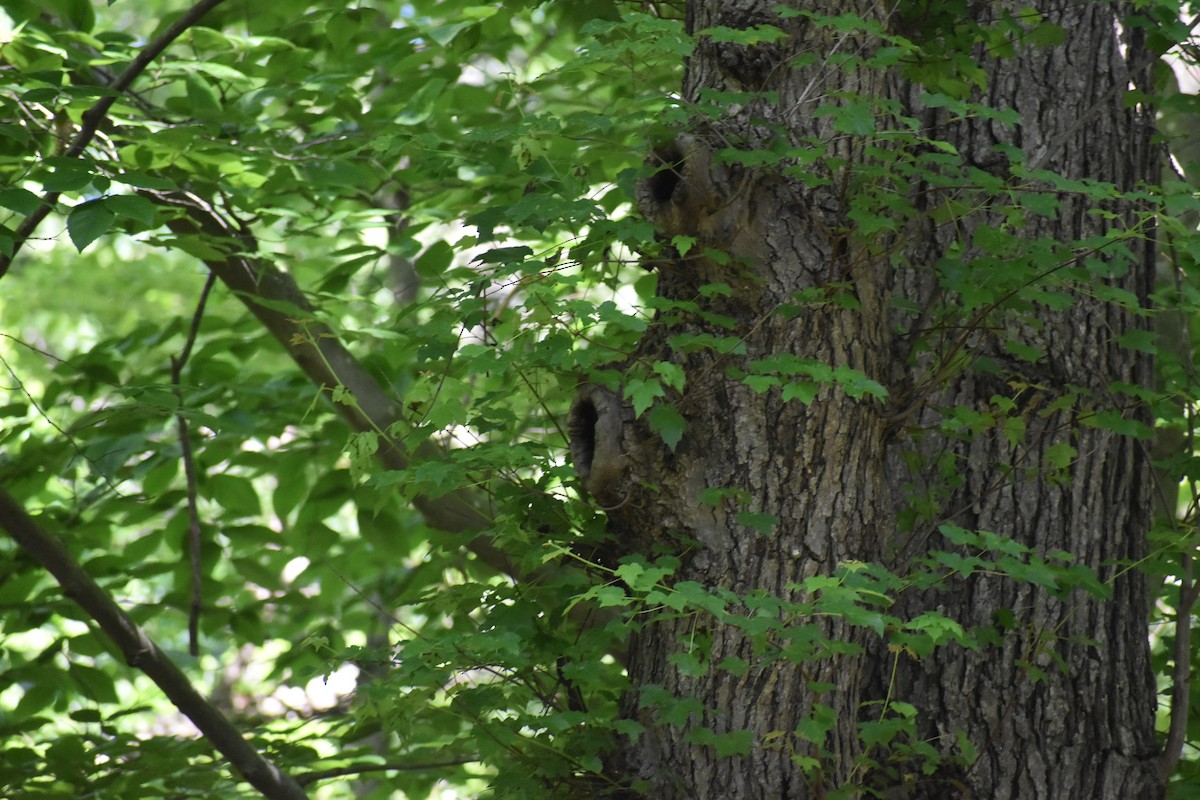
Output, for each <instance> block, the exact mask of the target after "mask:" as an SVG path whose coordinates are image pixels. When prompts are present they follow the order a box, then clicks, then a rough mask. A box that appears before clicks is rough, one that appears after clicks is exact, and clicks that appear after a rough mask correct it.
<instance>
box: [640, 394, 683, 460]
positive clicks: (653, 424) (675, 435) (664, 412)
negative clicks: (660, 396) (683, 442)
mask: <svg viewBox="0 0 1200 800" xmlns="http://www.w3.org/2000/svg"><path fill="white" fill-rule="evenodd" d="M646 421H647V422H648V423H649V425H650V430H652V431H654V432H655V433H657V434H658V435H659V436H661V437H662V440H663V441H664V442H666V444H667V447H669V448H670V449H671V452H672V453H673V452H675V447H676V446H677V445H678V444H679V440H680V439H682V438H683V432H684V431H685V430H686V429H687V420H685V419H684V418H683V415H682V414H680V413H679V411H678V410H676V408H675V406H673V405H671V404H670V403H655V404H654V407H653V408H651V409H650V413H649V414H648V415H647V416H646Z"/></svg>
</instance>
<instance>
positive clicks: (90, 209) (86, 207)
mask: <svg viewBox="0 0 1200 800" xmlns="http://www.w3.org/2000/svg"><path fill="white" fill-rule="evenodd" d="M116 219H117V216H116V214H114V213H113V211H112V209H111V208H109V206H108V201H107V200H105V199H100V200H90V201H88V202H86V203H81V204H79V205H77V206H75V208H73V209H71V213H70V214H68V215H67V233H68V234H70V236H71V243H72V244H74V245H75V249H76V250H78V251H79V252H81V253H82V252H83V250H84V248H85V247H87V246H88V245H89V244H91V243H92V242H94V241H96V240H97V239H99V238H100V237H101V236H103V235H104V234H106V233H108V231H109V230H110V229H111V228H112V226H113V223H114V222H115V221H116Z"/></svg>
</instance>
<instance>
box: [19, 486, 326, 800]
mask: <svg viewBox="0 0 1200 800" xmlns="http://www.w3.org/2000/svg"><path fill="white" fill-rule="evenodd" d="M0 527H3V528H4V530H6V531H8V534H9V535H10V536H12V538H13V539H14V540H15V541H16V543H17V544H18V545H20V546H21V547H22V548H23V549H24V550H25V552H27V553H29V554H30V555H31V556H33V557H34V559H36V560H37V562H38V563H39V564H41V565H42V566H43V567H45V569H46V570H47V571H48V572H50V574H51V575H53V576H54V578H55V580H57V581H58V585H59V586H61V587H62V590H63V594H65V595H66V596H67V597H69V598H71V599H72V600H74V601H75V602H76V603H77V604H78V605H79V607H80V608H82V609H83V610H84V611H85V612H87V613H88V614H89V615H90V616H91V617H92V619H94V620H96V624H98V625H99V626H100V629H101V630H102V631H104V633H105V634H106V635H107V636H108V638H109V639H111V640H112V642H113V644H115V645H116V646H117V648H118V649H119V650H120V651H121V653H122V654H123V655H124V656H125V661H126V662H127V663H128V664H129V665H130V666H131V667H135V668H137V669H139V670H141V671H142V672H144V673H146V675H148V676H149V677H150V679H151V680H153V681H154V683H155V684H156V685H157V686H158V688H159V689H161V690H162V692H163V694H165V695H166V696H167V697H168V698H169V699H170V700H171V702H172V703H174V704H175V707H176V708H178V709H179V710H180V711H181V712H183V714H184V715H186V716H187V718H188V719H190V720H191V721H192V723H193V724H195V726H196V727H197V728H199V729H200V732H201V733H203V734H204V736H205V738H207V739H208V741H209V742H211V743H212V745H213V746H214V747H215V748H216V749H217V750H219V751H220V752H221V754H222V755H224V756H225V757H226V758H227V759H229V763H230V764H231V765H232V766H233V768H234V769H235V770H237V772H238V774H239V775H241V776H242V778H243V779H245V780H246V781H247V782H248V783H249V784H250V785H252V786H253V787H254V788H256V789H258V791H260V792H262V794H263V795H264V796H265V797H268V798H271V800H304V798H305V797H306V795H305V793H304V790H303V789H302V788H300V784H298V783H297V782H296V781H295V780H294V779H293V778H292V777H290V776H289V775H287V774H286V773H285V772H283V771H282V770H281V769H279V767H277V766H275V764H274V763H273V762H271V761H270V760H269V759H267V758H266V757H265V756H263V755H262V754H261V753H259V752H258V751H257V750H255V749H254V747H252V746H251V745H250V743H249V742H247V741H246V740H245V739H244V738H243V737H242V734H241V732H240V731H238V729H237V728H235V727H234V726H233V724H232V723H230V721H229V720H228V719H226V718H225V715H224V714H222V713H221V712H220V711H219V710H218V709H217V708H216V707H215V706H213V705H212V704H211V703H209V702H208V701H207V700H205V699H204V698H203V697H202V696H201V695H200V693H199V692H197V691H196V688H195V687H194V686H192V684H191V682H190V681H189V680H188V679H187V676H186V675H184V674H183V672H182V671H181V670H180V669H179V667H178V666H176V665H175V663H174V662H173V661H171V659H169V658H167V656H166V655H164V654H163V652H162V651H161V650H160V649H159V648H158V645H156V644H155V643H154V642H153V641H152V640H151V639H150V637H149V635H147V633H146V632H145V631H144V630H142V629H141V628H140V627H138V625H137V624H136V623H135V622H134V621H133V620H131V619H130V618H129V616H128V615H126V613H125V612H124V611H122V610H121V607H120V606H118V605H117V604H116V602H115V601H114V600H113V599H112V597H110V596H109V595H108V593H107V592H105V591H104V589H102V588H101V587H100V585H99V584H97V583H96V582H95V581H94V580H92V577H91V576H90V575H88V574H87V573H86V572H85V571H84V570H83V568H82V567H81V566H79V564H78V563H77V562H76V561H75V559H73V558H72V557H71V555H70V554H69V553H68V552H67V549H66V547H64V546H63V544H62V542H60V541H59V540H58V539H57V538H56V537H55V536H53V535H52V534H50V533H49V532H48V531H46V530H45V529H44V528H42V527H41V526H40V525H38V524H37V522H36V521H35V520H34V519H33V518H32V517H30V516H29V514H27V513H26V512H25V509H24V508H22V507H21V505H20V504H19V503H18V502H16V501H15V500H13V499H12V497H10V496H9V495H8V493H7V492H5V491H4V490H3V489H0Z"/></svg>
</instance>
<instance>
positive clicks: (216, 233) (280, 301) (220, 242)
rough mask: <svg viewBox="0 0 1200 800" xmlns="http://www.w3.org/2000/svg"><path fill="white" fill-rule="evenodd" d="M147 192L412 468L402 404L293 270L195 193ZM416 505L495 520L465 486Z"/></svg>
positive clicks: (389, 458) (471, 546)
mask: <svg viewBox="0 0 1200 800" xmlns="http://www.w3.org/2000/svg"><path fill="white" fill-rule="evenodd" d="M143 194H145V195H146V196H147V197H149V198H151V199H153V200H154V201H155V202H157V203H159V204H163V205H168V206H171V207H174V208H177V209H179V210H181V211H182V212H183V215H182V216H180V217H178V218H176V219H175V220H173V221H171V222H169V223H168V227H169V228H170V229H171V230H172V231H174V232H175V233H176V234H178V235H181V236H189V235H201V236H204V237H205V238H206V241H207V242H208V243H209V244H210V246H215V247H217V248H221V249H222V250H223V253H222V255H223V257H218V256H212V257H209V258H206V259H205V265H206V266H207V267H208V268H209V270H211V271H212V273H213V274H215V275H216V276H217V277H218V278H220V279H221V281H222V282H223V283H224V284H225V285H226V286H228V287H229V288H230V289H232V290H233V292H234V293H235V294H236V295H237V296H238V297H239V298H240V299H241V300H242V302H244V303H245V304H246V306H247V308H249V309H250V311H251V312H252V313H253V314H254V316H255V317H257V318H258V320H259V322H261V323H262V324H263V326H264V327H265V328H266V329H267V330H268V331H269V332H270V333H271V335H272V336H273V337H274V338H275V339H276V340H277V341H278V342H279V343H280V344H281V345H283V347H284V349H285V350H287V352H288V355H290V356H291V357H292V359H293V360H295V362H296V364H297V365H298V366H299V367H300V369H301V370H303V372H304V374H305V375H307V376H308V377H309V379H310V380H312V382H313V383H314V384H316V385H317V386H318V387H320V389H321V390H322V391H323V392H324V393H326V394H327V395H329V396H330V397H332V398H334V400H335V402H334V406H335V407H336V409H337V411H338V413H339V414H340V415H341V416H342V418H343V419H344V420H345V422H346V424H347V425H349V427H350V428H351V430H354V431H356V432H359V433H366V432H373V433H376V434H379V442H380V446H379V451H378V458H379V460H380V462H381V463H382V464H383V466H384V467H386V468H387V469H391V470H402V469H406V468H407V467H408V465H409V463H410V456H409V453H407V452H406V450H405V449H404V446H403V444H402V443H401V442H399V441H398V440H397V439H396V438H395V437H394V436H391V435H390V434H389V433H388V431H389V429H391V427H392V426H393V425H394V424H395V423H396V422H397V421H399V420H400V419H401V417H400V409H399V407H398V406H397V405H396V403H395V402H394V401H393V400H392V398H391V396H390V395H389V394H388V392H387V391H385V390H384V388H383V387H382V386H380V385H379V382H378V381H376V380H375V378H374V377H373V376H372V375H371V374H370V373H369V372H368V371H367V370H366V369H365V368H364V367H363V366H362V364H361V363H359V361H358V359H356V358H355V357H354V355H353V354H352V353H351V352H350V351H349V350H347V349H346V347H345V345H343V344H342V342H341V340H340V339H339V338H338V337H337V335H336V334H335V333H334V332H333V331H332V330H330V329H329V327H328V326H326V325H325V324H324V323H321V322H319V321H317V313H316V311H315V310H314V309H313V307H312V305H311V304H310V303H309V302H308V298H307V297H305V296H304V293H303V292H301V291H300V287H299V286H297V285H296V282H295V281H294V280H292V277H291V276H290V275H288V274H287V273H286V272H283V271H282V270H279V269H277V268H276V267H275V266H274V265H272V264H270V263H268V262H266V261H264V260H263V259H261V258H259V257H257V256H255V255H253V254H254V253H256V251H257V242H255V240H254V237H253V236H252V235H251V234H249V233H247V232H245V231H242V230H239V229H238V228H236V227H234V226H233V225H232V224H231V223H230V222H229V221H227V220H226V219H225V217H224V216H223V215H222V214H221V213H220V212H219V211H218V210H217V209H216V208H214V207H213V206H212V205H210V204H209V203H208V202H206V201H205V200H204V199H202V198H200V197H199V196H197V195H195V194H191V193H186V194H185V193H178V192H176V193H152V192H144V193H143ZM347 395H348V397H347ZM415 455H416V457H418V458H421V459H425V458H440V457H441V455H442V454H441V453H440V452H439V451H438V449H437V447H436V446H435V445H433V444H430V443H426V444H425V445H423V446H421V447H418V448H417V450H416V453H415ZM413 505H414V506H415V507H416V509H417V511H419V512H420V514H421V516H422V517H423V518H424V519H425V522H426V523H427V524H428V525H429V526H430V527H431V528H436V529H438V530H441V531H445V532H447V533H473V532H478V531H482V530H484V529H485V528H487V527H488V526H489V525H490V524H491V517H490V516H489V515H488V514H486V513H485V512H483V511H481V510H480V509H479V508H478V507H476V505H475V504H474V502H473V497H472V496H471V495H470V494H469V493H468V492H466V491H464V490H462V489H456V490H453V491H450V492H447V493H446V494H444V495H441V496H440V497H438V498H437V499H435V500H434V499H430V498H428V497H420V496H419V497H417V498H415V499H414V500H413ZM466 547H467V549H468V550H470V551H471V552H472V553H474V554H475V555H476V556H477V557H478V558H479V559H480V561H482V562H483V563H485V564H487V565H488V566H490V567H491V568H493V569H495V570H496V571H498V572H502V573H507V574H510V575H514V577H516V576H515V566H514V565H513V564H512V563H511V561H510V560H509V558H508V556H507V555H506V554H505V553H504V552H503V551H501V550H500V549H499V548H497V547H496V546H495V545H493V544H492V542H491V540H490V539H489V538H488V537H486V536H477V537H475V538H473V539H472V540H471V541H469V542H468V543H467V544H466Z"/></svg>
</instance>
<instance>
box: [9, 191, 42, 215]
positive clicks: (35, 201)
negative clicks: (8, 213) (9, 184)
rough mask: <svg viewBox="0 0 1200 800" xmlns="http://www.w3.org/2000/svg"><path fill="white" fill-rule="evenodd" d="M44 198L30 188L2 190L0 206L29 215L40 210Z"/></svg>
mask: <svg viewBox="0 0 1200 800" xmlns="http://www.w3.org/2000/svg"><path fill="white" fill-rule="evenodd" d="M41 204H42V200H41V198H40V197H38V196H37V195H36V194H34V193H33V192H31V191H29V190H28V189H3V190H0V206H3V207H4V208H7V209H11V210H12V211H16V212H17V213H18V214H24V215H25V216H29V215H30V214H32V213H33V212H35V211H37V210H38V207H39V206H41Z"/></svg>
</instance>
